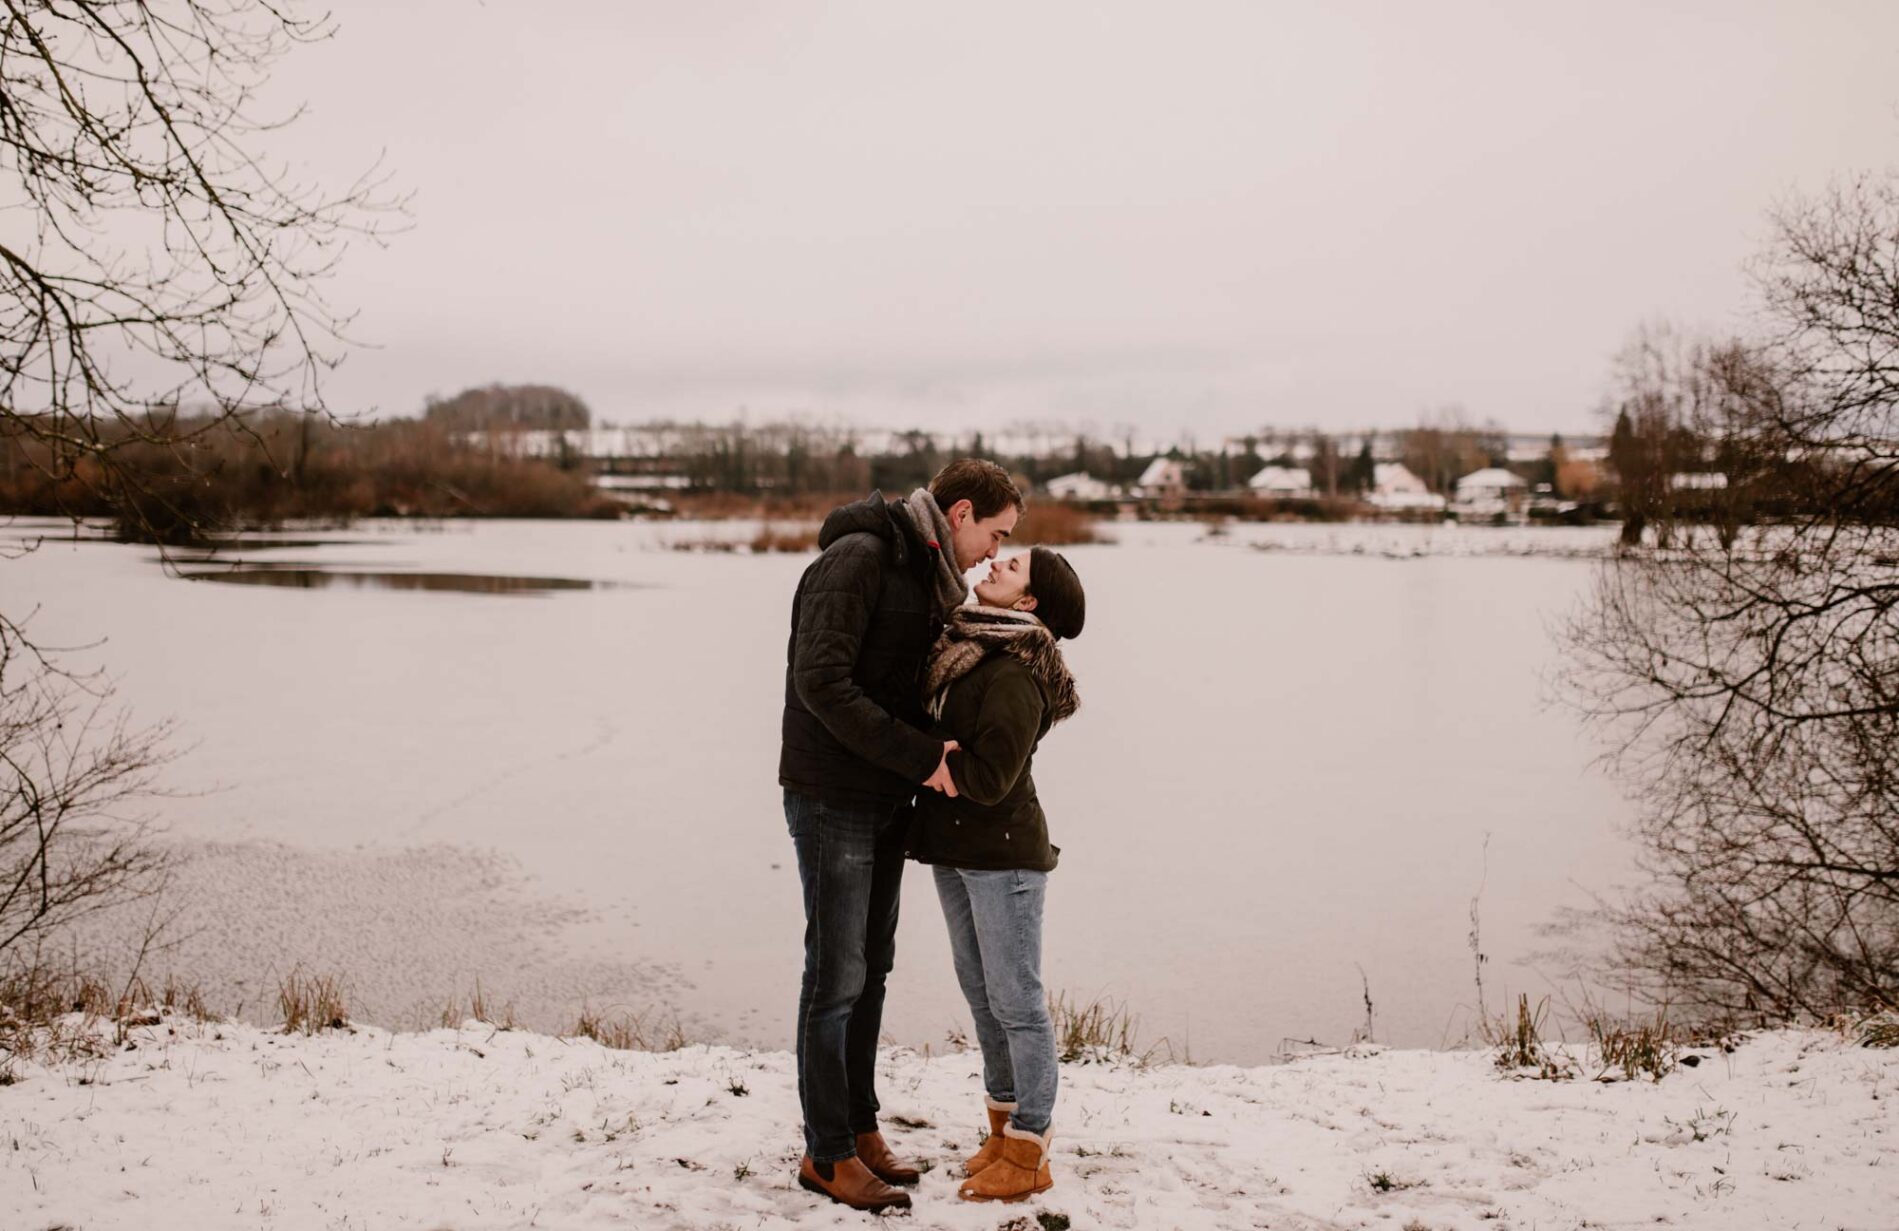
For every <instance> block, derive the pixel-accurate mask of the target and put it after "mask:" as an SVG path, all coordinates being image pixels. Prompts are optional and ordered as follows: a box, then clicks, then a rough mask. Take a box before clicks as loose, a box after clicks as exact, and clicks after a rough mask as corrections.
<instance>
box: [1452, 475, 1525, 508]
mask: <svg viewBox="0 0 1899 1231" xmlns="http://www.w3.org/2000/svg"><path fill="white" fill-rule="evenodd" d="M1529 487H1530V485H1529V484H1528V483H1525V482H1524V481H1523V480H1522V479H1521V478H1519V477H1518V476H1516V475H1514V474H1512V473H1510V472H1509V471H1508V470H1503V469H1500V468H1498V467H1495V466H1490V467H1486V468H1485V469H1483V470H1474V471H1472V472H1471V473H1469V474H1467V475H1465V476H1464V477H1463V478H1461V479H1459V480H1458V481H1457V499H1456V500H1454V501H1453V502H1452V503H1451V508H1452V509H1454V510H1456V511H1457V512H1458V513H1459V514H1462V515H1464V516H1468V517H1493V516H1496V515H1497V514H1500V513H1516V512H1520V511H1522V508H1523V502H1524V499H1525V498H1526V497H1527V496H1528V495H1529Z"/></svg>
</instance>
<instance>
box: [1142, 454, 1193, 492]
mask: <svg viewBox="0 0 1899 1231" xmlns="http://www.w3.org/2000/svg"><path fill="white" fill-rule="evenodd" d="M1134 489H1135V490H1136V491H1137V492H1139V493H1140V494H1141V495H1143V496H1155V497H1160V498H1162V499H1167V498H1170V497H1177V496H1184V495H1186V494H1187V468H1186V467H1185V466H1184V465H1182V464H1181V463H1180V462H1178V461H1176V460H1174V459H1173V458H1171V457H1157V458H1155V459H1154V460H1153V461H1151V462H1149V463H1148V464H1147V469H1146V470H1143V471H1142V472H1141V477H1140V478H1139V479H1137V480H1136V481H1135V484H1134Z"/></svg>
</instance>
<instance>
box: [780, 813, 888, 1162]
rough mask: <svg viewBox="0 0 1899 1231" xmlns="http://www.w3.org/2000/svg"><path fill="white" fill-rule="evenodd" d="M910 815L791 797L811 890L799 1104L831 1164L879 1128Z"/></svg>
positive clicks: (807, 1139)
mask: <svg viewBox="0 0 1899 1231" xmlns="http://www.w3.org/2000/svg"><path fill="white" fill-rule="evenodd" d="M904 814H905V813H904V809H903V808H902V806H900V805H892V806H891V807H888V808H881V809H875V808H873V809H855V808H846V807H840V806H838V805H834V804H827V803H823V802H821V801H819V800H816V799H812V798H811V797H810V796H808V795H801V794H799V793H797V792H795V791H786V792H785V823H786V825H787V826H788V827H789V828H790V830H791V841H792V844H793V845H794V846H795V847H796V848H797V851H798V879H799V880H800V881H802V882H803V884H804V979H803V982H802V983H801V985H800V987H799V990H798V1103H799V1105H800V1106H801V1107H802V1108H803V1111H804V1144H805V1151H806V1152H807V1153H808V1154H810V1155H811V1160H812V1161H813V1162H819V1163H829V1162H836V1161H838V1160H839V1159H844V1158H849V1157H851V1156H852V1155H854V1154H856V1153H857V1134H859V1133H868V1132H873V1131H875V1130H876V1128H877V1108H878V1103H877V1035H878V1033H879V1032H880V1031H881V1030H882V1028H883V1019H884V976H886V975H888V974H889V973H890V967H891V964H892V963H893V962H894V961H895V960H896V956H897V898H898V895H899V893H900V892H901V891H902V888H903V851H904V842H905V837H906V833H905V823H904Z"/></svg>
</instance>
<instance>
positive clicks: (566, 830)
mask: <svg viewBox="0 0 1899 1231" xmlns="http://www.w3.org/2000/svg"><path fill="white" fill-rule="evenodd" d="M0 530H4V531H5V532H10V533H14V534H22V533H29V532H30V527H27V526H24V525H22V524H21V523H14V524H13V525H12V526H11V527H5V528H0ZM1108 532H1109V533H1110V534H1111V535H1112V536H1114V537H1115V538H1116V540H1117V542H1116V543H1115V544H1113V545H1101V546H1090V547H1079V548H1074V549H1070V552H1069V555H1070V558H1071V559H1072V560H1073V561H1074V562H1075V564H1076V567H1077V568H1078V570H1079V571H1080V573H1081V576H1082V577H1083V578H1084V580H1085V581H1086V583H1087V585H1088V587H1089V627H1088V632H1087V635H1086V636H1084V637H1082V638H1081V639H1080V640H1078V641H1076V642H1075V643H1073V645H1072V647H1071V649H1070V660H1071V663H1072V665H1073V667H1074V669H1075V672H1076V675H1077V677H1078V679H1079V681H1080V686H1081V693H1082V697H1083V708H1082V711H1081V713H1080V714H1079V715H1078V716H1077V717H1076V718H1075V719H1074V720H1073V721H1072V722H1070V723H1067V724H1064V726H1062V727H1061V728H1060V729H1058V730H1057V731H1056V732H1054V733H1053V734H1052V736H1051V737H1050V738H1049V740H1048V741H1047V743H1046V745H1045V746H1044V748H1043V750H1042V752H1041V754H1040V756H1039V757H1038V760H1037V778H1038V783H1039V785H1040V787H1041V794H1042V797H1043V800H1044V802H1045V804H1046V806H1047V807H1048V809H1049V811H1050V823H1051V827H1052V829H1053V831H1054V837H1055V841H1056V842H1057V843H1058V844H1059V845H1060V846H1061V847H1062V850H1063V854H1062V865H1061V868H1060V869H1059V870H1058V871H1057V873H1056V874H1055V878H1054V881H1053V883H1052V885H1051V891H1050V899H1049V917H1048V945H1047V976H1048V982H1049V984H1050V986H1051V987H1053V988H1056V989H1061V990H1066V991H1068V992H1069V993H1071V994H1072V995H1073V996H1076V997H1079V998H1081V999H1082V1000H1084V1001H1086V1000H1092V999H1095V998H1097V997H1108V998H1112V999H1115V1000H1118V1001H1121V1002H1123V1003H1124V1004H1125V1005H1127V1006H1128V1008H1129V1009H1131V1010H1132V1011H1133V1012H1134V1013H1136V1014H1138V1015H1139V1017H1140V1019H1141V1031H1142V1034H1143V1035H1144V1036H1145V1037H1146V1038H1148V1039H1156V1038H1159V1037H1162V1036H1165V1037H1166V1038H1167V1039H1168V1040H1169V1041H1170V1042H1171V1044H1172V1045H1173V1046H1174V1048H1175V1049H1176V1051H1177V1052H1180V1053H1187V1054H1191V1055H1192V1056H1193V1058H1195V1059H1196V1060H1214V1061H1229V1062H1256V1061H1259V1060H1263V1059H1267V1058H1269V1057H1270V1056H1271V1055H1273V1054H1274V1053H1276V1052H1277V1051H1278V1049H1279V1047H1280V1044H1281V1041H1282V1040H1283V1039H1285V1038H1287V1037H1295V1038H1314V1039H1319V1040H1322V1041H1325V1042H1329V1043H1343V1042H1345V1041H1347V1040H1349V1039H1350V1038H1351V1037H1352V1036H1353V1033H1354V1032H1355V1031H1357V1030H1358V1029H1359V1028H1360V1027H1361V1026H1362V1025H1363V1024H1364V1019H1365V1006H1364V995H1365V992H1366V991H1367V990H1369V992H1370V995H1371V997H1372V999H1373V1002H1374V1035H1375V1037H1377V1038H1378V1039H1379V1040H1381V1041H1389V1042H1392V1043H1396V1044H1399V1045H1404V1046H1438V1045H1440V1044H1443V1043H1446V1042H1449V1043H1455V1042H1456V1041H1458V1040H1459V1039H1460V1038H1463V1037H1465V1036H1466V1035H1467V1034H1468V1033H1469V1031H1470V1029H1471V1025H1472V1022H1471V1014H1470V1009H1469V1004H1470V1002H1471V1001H1472V999H1473V995H1472V991H1471V977H1470V975H1471V970H1472V957H1471V952H1470V949H1469V933H1470V930H1471V927H1470V924H1471V920H1470V906H1471V899H1472V898H1473V897H1474V896H1477V895H1479V893H1480V891H1481V901H1480V905H1481V919H1482V944H1483V947H1484V950H1485V952H1486V953H1487V955H1488V956H1489V958H1490V963H1489V965H1488V966H1487V968H1486V969H1487V978H1488V979H1489V981H1490V993H1491V996H1492V999H1493V1002H1497V1003H1501V1002H1502V1001H1503V1000H1504V998H1505V997H1506V996H1507V995H1509V994H1510V993H1512V992H1514V991H1516V990H1526V991H1529V992H1532V993H1533V994H1536V995H1542V994H1545V993H1549V992H1556V993H1559V996H1560V994H1568V995H1573V994H1574V988H1573V987H1571V986H1570V985H1568V984H1566V983H1564V982H1563V981H1562V980H1561V979H1560V977H1559V976H1558V974H1557V972H1556V971H1555V970H1554V968H1552V967H1549V966H1546V965H1543V964H1540V963H1539V964H1536V965H1526V964H1524V960H1525V959H1526V958H1527V957H1529V956H1530V955H1531V954H1532V953H1533V952H1534V951H1535V950H1537V949H1538V948H1539V946H1541V945H1542V944H1543V942H1542V940H1541V939H1540V938H1539V937H1538V935H1537V931H1536V929H1537V928H1538V926H1539V925H1541V924H1542V923H1544V922H1546V921H1547V920H1548V919H1549V918H1550V917H1551V914H1552V912H1553V910H1554V909H1555V908H1556V907H1558V906H1561V905H1564V904H1572V905H1580V904H1584V903H1586V902H1587V901H1588V900H1589V898H1588V895H1589V893H1590V892H1591V891H1594V890H1601V889H1603V888H1606V887H1608V886H1609V885H1611V884H1613V883H1614V882H1615V881H1616V880H1617V879H1618V878H1619V877H1621V876H1622V875H1624V873H1625V869H1626V855H1625V851H1624V848H1623V847H1622V845H1621V843H1620V842H1619V841H1618V839H1617V837H1616V832H1615V823H1616V821H1617V820H1618V818H1620V817H1622V816H1624V815H1625V814H1626V805H1625V803H1624V802H1623V801H1622V800H1621V799H1620V798H1619V796H1618V794H1617V792H1616V791H1615V789H1614V787H1613V786H1612V784H1611V783H1609V782H1608V781H1606V780H1605V779H1604V778H1603V777H1602V775H1601V774H1600V773H1599V772H1597V771H1595V770H1594V769H1592V768H1591V767H1590V761H1591V758H1592V756H1593V753H1594V749H1592V748H1591V747H1590V746H1589V745H1588V744H1587V743H1585V742H1584V740H1583V738H1582V736H1581V735H1580V734H1579V732H1578V731H1577V729H1576V726H1575V723H1574V722H1573V720H1572V719H1571V718H1570V717H1569V716H1568V715H1567V714H1564V713H1562V712H1560V711H1555V710H1552V709H1550V708H1549V707H1548V706H1547V704H1546V696H1545V693H1546V689H1545V683H1544V676H1545V674H1546V673H1547V672H1548V670H1549V669H1550V668H1551V667H1552V666H1553V665H1554V663H1555V659H1556V652H1555V647H1554V645H1553V643H1552V642H1551V639H1550V635H1549V625H1550V623H1551V622H1552V621H1553V620H1555V619H1557V618H1559V617H1560V616H1561V614H1562V613H1563V612H1564V611H1565V610H1567V609H1568V608H1569V606H1570V605H1571V604H1572V603H1573V602H1574V601H1575V600H1576V598H1577V597H1578V596H1579V595H1580V594H1581V593H1582V592H1583V590H1584V589H1585V587H1586V586H1587V584H1588V579H1589V575H1590V565H1589V564H1588V563H1587V562H1586V560H1584V559H1581V558H1578V557H1582V556H1587V555H1591V554H1595V553H1597V552H1599V551H1600V550H1602V549H1603V548H1604V547H1605V546H1606V544H1607V543H1608V541H1609V539H1610V537H1611V536H1612V535H1613V530H1608V529H1600V528H1598V529H1590V530H1563V529H1550V530H1542V529H1534V530H1533V529H1527V528H1507V529H1490V528H1477V527H1465V528H1460V527H1454V526H1452V527H1427V526H1304V525H1287V526H1259V525H1238V524H1236V525H1233V526H1232V527H1230V529H1229V531H1228V532H1227V533H1225V534H1222V535H1216V536H1209V535H1208V533H1207V529H1206V527H1204V526H1201V525H1197V524H1192V523H1173V524H1125V523H1117V524H1113V525H1111V526H1109V527H1108ZM746 533H747V530H746V528H745V527H743V526H735V525H733V524H698V525H694V524H679V523H674V524H656V523H630V522H629V523H572V522H564V523H547V522H489V523H448V524H443V525H427V524H421V525H418V524H414V523H388V524H378V523H370V524H364V525H362V526H359V527H357V528H355V529H353V530H351V531H349V532H344V533H329V532H316V533H312V534H298V535H292V536H290V537H291V538H292V539H293V540H310V539H315V540H320V542H317V543H315V544H312V545H302V546H270V545H267V544H263V545H260V544H251V545H247V546H246V547H244V548H243V550H241V551H240V552H239V553H238V555H239V557H240V558H242V559H243V560H245V561H247V562H251V563H269V564H272V565H276V566H286V565H293V564H294V565H301V566H304V567H309V568H315V569H322V570H330V571H351V570H358V571H362V572H376V573H394V574H400V575H406V576H411V577H417V578H420V577H422V576H425V575H453V574H468V573H473V574H484V575H493V576H503V577H543V578H564V579H568V580H571V581H581V582H587V583H593V584H595V585H597V586H599V587H600V588H592V589H579V590H564V591H559V592H555V593H551V594H546V595H517V594H500V595H498V594H467V593H455V592H423V591H421V590H413V589H410V590H387V589H380V588H375V587H374V586H372V585H369V584H364V585H361V586H358V585H354V584H339V585H334V586H331V587H329V588H322V589H302V588H287V587H284V588H280V587H275V586H255V585H242V586H240V585H225V584H216V583H209V582H196V581H185V580H180V579H178V578H176V577H172V576H168V575H167V574H166V573H165V571H164V570H162V569H161V568H160V567H159V566H158V564H157V563H156V562H155V560H154V553H153V552H152V550H151V549H149V548H140V547H129V546H121V545H114V544H109V543H83V544H71V543H61V542H48V543H46V544H45V545H43V546H42V547H41V548H40V549H39V550H38V551H37V552H35V553H33V554H31V555H29V556H26V557H25V558H22V559H17V560H10V561H8V562H7V563H6V565H5V570H4V574H5V584H6V586H7V594H6V601H7V604H8V608H9V611H13V610H27V609H31V608H34V607H37V608H38V615H37V616H36V617H35V620H34V627H35V629H36V630H38V631H39V633H40V635H41V636H43V637H44V638H45V639H47V640H49V641H54V642H58V643H63V644H76V645H87V644H90V643H93V642H98V643H99V644H98V645H97V647H96V648H94V649H90V650H88V651H86V652H85V657H86V659H87V661H91V662H95V663H97V664H99V665H102V666H104V667H106V668H107V669H109V670H110V671H111V672H112V673H113V674H114V675H115V676H116V677H117V678H118V680H119V684H120V697H121V699H122V700H123V701H125V702H126V703H127V704H128V705H129V706H130V707H131V709H132V711H133V713H134V715H135V717H136V718H138V719H140V720H143V721H148V722H149V721H156V720H158V719H161V718H171V719H175V721H176V722H177V726H178V743H179V745H180V746H181V747H183V748H185V749H187V754H186V755H185V756H184V757H183V758H182V759H181V760H180V761H179V762H178V763H177V764H175V765H174V766H172V767H171V768H170V770H168V776H167V783H168V785H170V786H171V787H173V788H174V789H176V790H178V791H180V792H182V794H181V795H180V796H179V797H177V798H173V799H169V800H165V801H162V802H161V803H160V804H159V805H158V813H159V816H160V818H161V819H162V820H163V821H164V822H165V823H166V825H167V826H168V829H169V833H170V839H171V841H172V842H173V843H175V844H176V847H177V849H178V851H179V853H180V855H181V856H182V861H181V864H180V869H179V901H180V903H181V904H182V905H183V906H184V908H185V912H184V914H183V915H182V916H181V917H180V919H179V921H178V925H177V927H176V929H175V932H174V934H175V937H176V939H177V944H176V946H175V947H174V948H172V949H170V950H168V951H166V952H164V953H162V954H160V955H159V956H158V957H157V958H156V959H154V961H153V962H152V963H150V964H148V969H153V968H154V967H155V968H156V969H154V970H153V973H155V974H156V975H158V976H160V977H162V975H163V973H164V971H165V969H167V968H173V969H177V970H179V971H180V972H182V973H183V974H184V975H185V976H186V977H187V978H188V979H190V980H194V981H198V982H201V983H203V984H204V986H205V990H206V991H207V993H208V994H209V995H210V998H211V1002H212V1004H213V1007H215V1008H219V1009H222V1010H227V1011H230V1010H241V1011H243V1012H244V1013H246V1014H254V1013H256V1012H257V1010H258V1009H259V1007H260V1006H262V1007H263V1008H264V1010H265V1011H266V1012H267V1011H268V1008H269V1003H268V1002H269V1001H270V999H271V996H272V994H273V993H274V989H275V980H276V978H277V976H278V975H280V974H281V973H283V972H284V971H285V970H287V969H288V968H289V967H290V966H292V965H293V964H295V963H302V964H303V965H304V966H305V967H306V968H307V969H313V970H321V971H333V972H337V973H340V974H342V975H344V976H345V978H346V980H347V982H348V985H349V993H350V1004H351V1009H352V1011H353V1013H354V1014H355V1015H356V1017H357V1018H358V1019H359V1020H363V1021H371V1022H375V1023H378V1024H384V1025H400V1026H416V1025H427V1024H432V1023H434V1022H435V1021H437V1020H439V1018H440V1016H441V1014H442V1011H443V1009H444V1007H445V1006H447V1005H448V1004H449V1003H450V1002H451V1001H453V1000H457V999H459V1000H461V1001H462V1002H464V1003H466V1001H467V998H468V996H469V995H470V993H471V992H472V991H473V988H474V984H475V981H476V980H477V979H480V980H481V983H482V986H483V990H484V994H485V995H486V996H487V997H488V999H489V1000H490V1002H491V1003H495V1004H497V1005H499V1004H506V1003H510V1002H512V1003H513V1005H514V1007H515V1010H516V1013H517V1015H518V1017H519V1019H520V1020H521V1021H522V1023H523V1024H524V1025H531V1026H534V1027H536V1028H539V1029H546V1030H561V1029H566V1028H568V1027H570V1026H571V1025H572V1024H573V1021H574V1018H575V1016H576V1014H577V1012H578V1011H579V1009H580V1008H581V1007H582V1006H583V1005H591V1006H592V1007H593V1008H594V1009H596V1010H612V1009H616V1008H623V1009H626V1010H628V1011H634V1012H651V1013H661V1014H664V1013H669V1012H677V1013H678V1014H679V1015H680V1016H681V1017H682V1018H683V1019H684V1021H685V1023H686V1025H687V1028H688V1030H689V1031H690V1033H691V1034H692V1035H693V1036H694V1037H695V1038H697V1039H704V1040H711V1041H715V1042H725V1043H731V1044H736V1045H748V1046H763V1047H777V1046H782V1045H783V1044H784V1040H785V1038H786V1037H787V1032H788V1029H789V1026H788V1023H789V1020H790V1017H791V1012H792V1004H793V1001H794V999H795V995H796V986H797V972H798V964H799V943H800V941H799V937H800V933H801V928H802V919H801V917H800V913H799V897H798V888H797V879H796V871H795V867H794V865H793V861H792V852H791V845H790V842H789V840H788V839H787V837H786V835H785V828H784V819H783V811H782V801H781V797H780V793H779V789H778V787H777V785H776V781H775V778H776V774H775V770H776V759H777V750H778V722H779V710H780V704H781V699H782V688H783V671H784V647H785V630H786V626H787V616H788V611H789V604H790V598H791V594H792V591H793V588H794V587H795V585H796V582H797V578H798V574H799V572H800V571H801V570H802V569H803V568H804V566H805V564H806V562H807V557H805V556H802V555H772V556H750V555H743V554H737V555H735V554H720V553H706V552H693V551H681V550H675V549H674V548H675V546H676V545H677V544H680V543H691V542H695V541H698V540H701V539H703V538H705V537H707V536H711V535H734V534H737V535H744V534H746ZM1256 548H1258V550H1256ZM136 922H142V917H141V919H139V920H131V919H127V920H123V921H121V923H122V925H123V926H122V927H121V929H120V931H119V932H117V933H114V936H116V937H117V938H118V939H121V940H122V939H123V937H124V935H125V933H126V932H128V931H129V930H130V929H131V928H132V926H133V925H134V923H136ZM94 939H95V940H99V939H100V938H97V937H95V938H94ZM111 939H113V937H107V938H105V939H103V940H100V943H101V944H104V943H106V941H108V940H111ZM1361 971H1362V975H1361ZM965 1012H966V1011H965V1010H964V1008H963V1006H962V1004H961V1000H960V997H959V995H958V993H957V991H956V988H955V985H954V981H953V979H952V978H951V975H950V969H949V957H948V952H947V944H946V942H945V941H944V938H943V929H942V923H941V919H940V916H939V914H938V913H937V907H936V903H935V900H934V895H933V893H932V891H931V888H930V884H929V881H928V878H927V876H924V875H922V874H921V873H920V872H918V871H916V870H914V869H913V871H912V874H911V879H910V881H909V886H908V892H907V894H906V899H905V905H904V916H903V925H902V931H901V933H900V936H899V956H898V967H897V971H896V974H895V976H894V977H893V983H892V988H891V995H890V1001H889V1014H888V1016H887V1018H886V1030H887V1033H888V1035H889V1037H890V1039H891V1041H893V1042H895V1043H899V1044H907V1045H922V1044H925V1043H940V1041H941V1040H942V1039H943V1038H944V1036H945V1034H946V1033H947V1032H949V1031H950V1030H953V1029H957V1028H962V1027H965V1026H966V1021H965Z"/></svg>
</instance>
